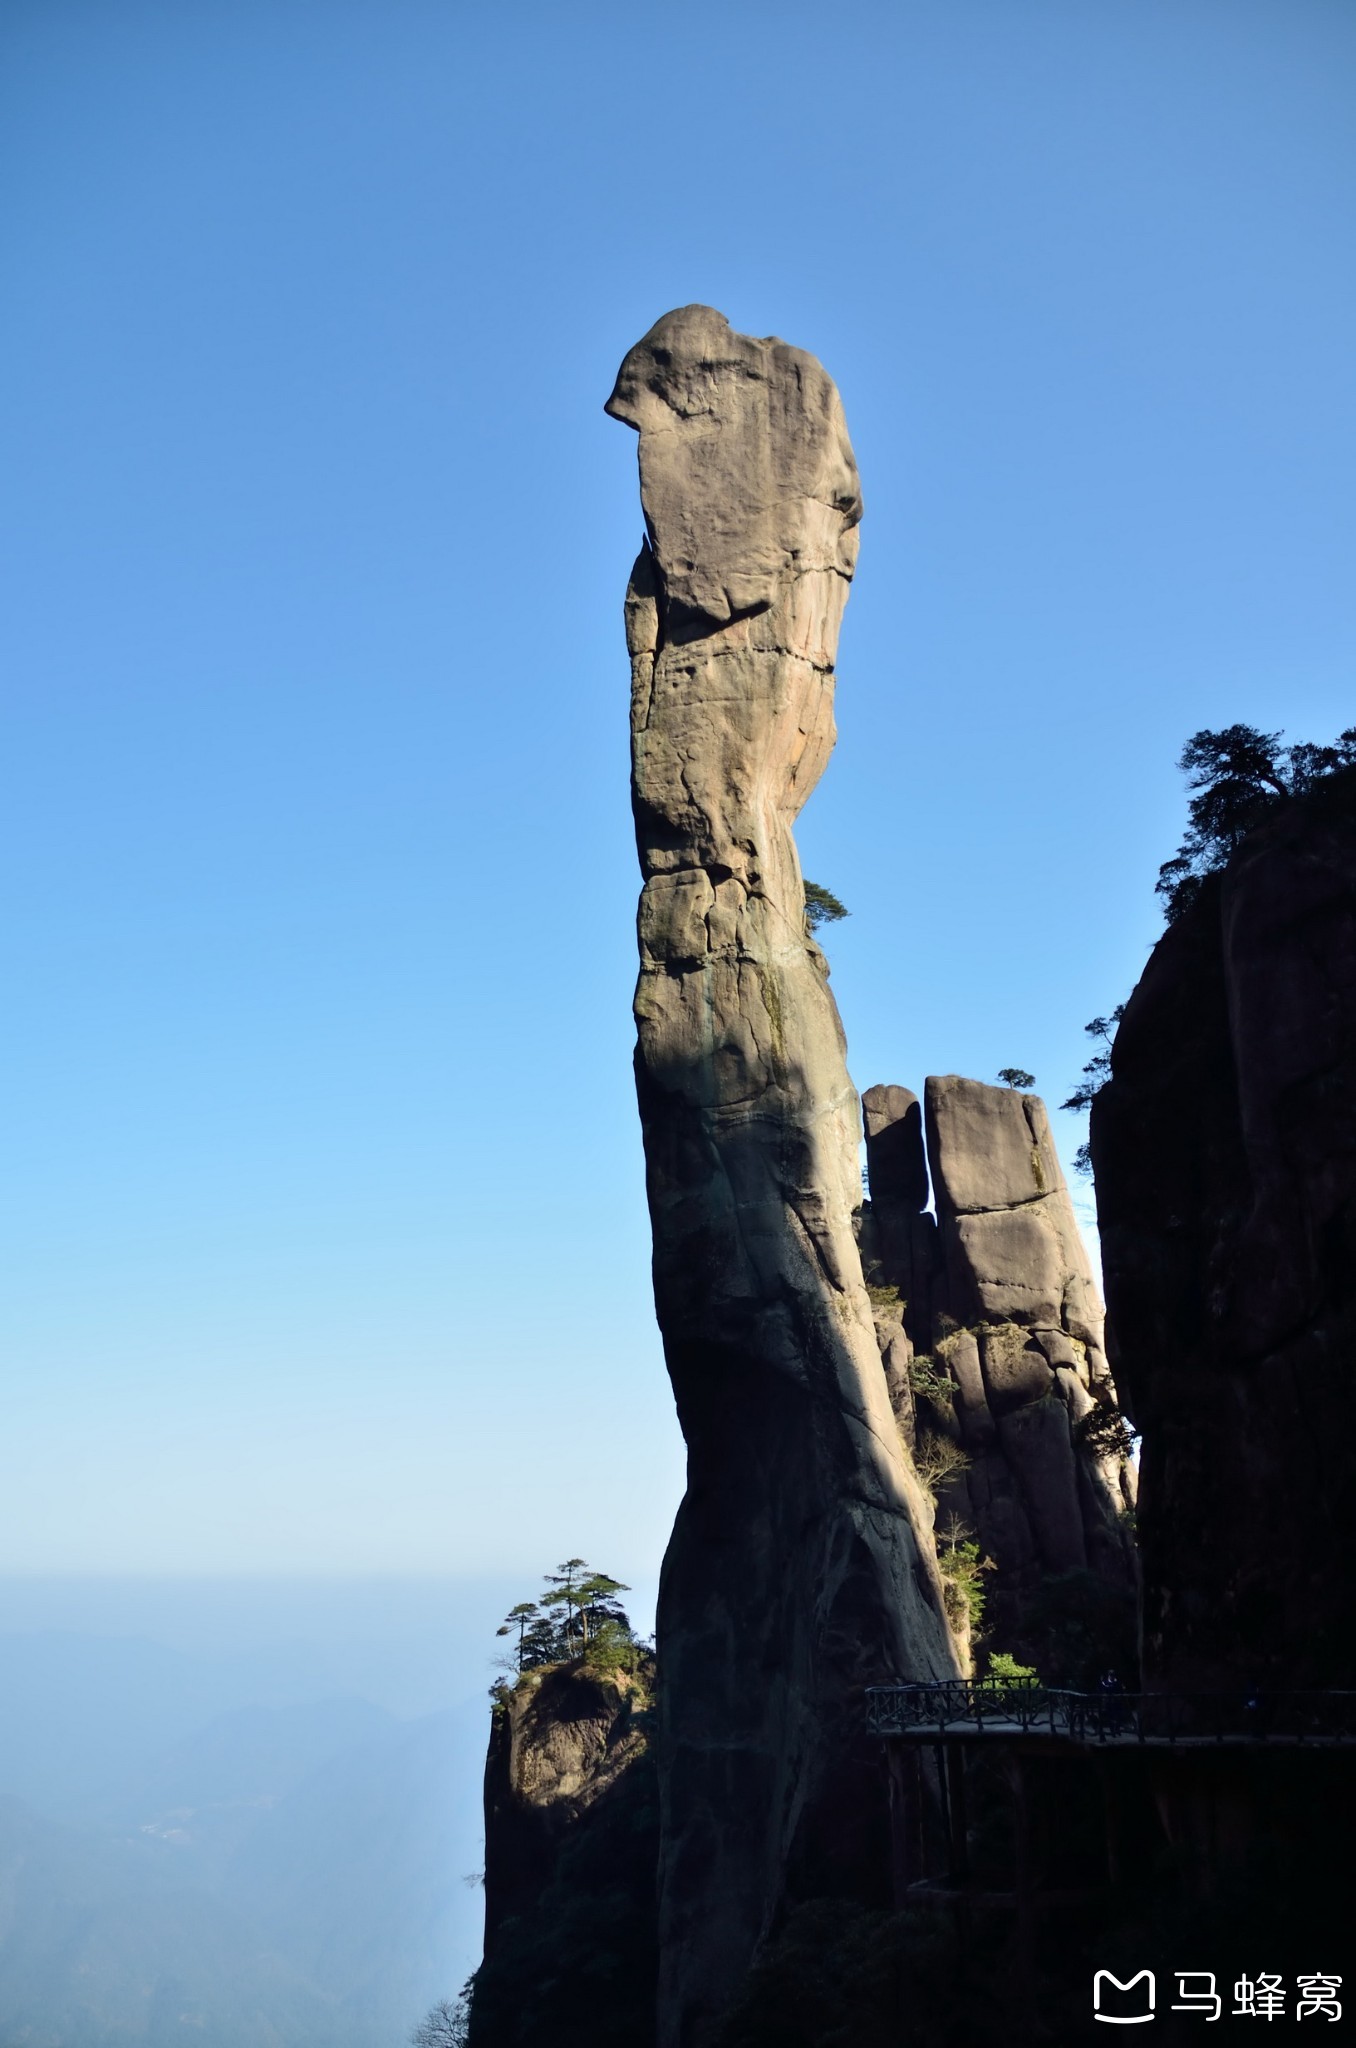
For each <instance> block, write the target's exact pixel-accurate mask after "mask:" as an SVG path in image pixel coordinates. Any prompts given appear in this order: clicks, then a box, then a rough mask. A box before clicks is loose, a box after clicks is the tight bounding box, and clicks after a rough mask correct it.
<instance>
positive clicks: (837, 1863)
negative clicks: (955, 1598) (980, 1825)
mask: <svg viewBox="0 0 1356 2048" xmlns="http://www.w3.org/2000/svg"><path fill="white" fill-rule="evenodd" d="M607 410H608V411H609V413H611V414H612V416H613V417H614V418H616V419H619V420H622V421H624V422H626V424H628V425H629V426H632V427H635V428H636V429H637V430H638V432H639V436H640V479H641V496H642V502H643V506H644V512H645V521H646V529H647V535H648V538H647V540H646V542H645V544H644V546H643V547H642V549H641V553H640V557H639V559H638V561H637V562H636V565H635V569H634V571H633V573H632V577H631V583H630V588H629V590H628V592H627V598H626V628H627V640H628V645H629V648H630V652H631V665H632V700H631V732H632V794H633V803H634V810H635V820H636V833H637V841H638V847H639V853H640V861H641V868H642V872H643V875H644V887H643V889H642V893H641V899H640V913H639V942H640V979H639V983H638V986H637V990H636V998H635V1016H636V1027H637V1036H638V1043H637V1050H636V1076H637V1087H638V1093H639V1099H640V1111H641V1122H642V1126H643V1131H644V1140H645V1155H646V1173H647V1187H648V1194H649V1203H650V1214H651V1219H652V1223H653V1230H654V1286H655V1302H656V1308H657V1311H658V1317H659V1323H660V1328H661V1330H662V1333H663V1338H664V1349H665V1356H666V1360H667V1363H668V1369H669V1374H670V1377H671V1380H672V1384H673V1390H674V1396H675V1400H676V1403H677V1409H678V1416H679V1420H680V1423H681V1425H682V1429H683V1433H684V1436H685V1437H686V1440H687V1446H688V1483H687V1491H686V1494H685V1496H684V1499H683V1502H682V1504H681V1507H680V1509H679V1512H678V1518H677V1522H676V1524H675V1527H674V1532H673V1536H672V1539H671V1542H670V1544H669V1549H668V1553H667V1555H666V1558H665V1561H664V1570H663V1577H662V1582H661V1589H660V1603H659V1620H658V1647H659V1660H660V1671H661V1682H660V1696H661V1725H660V1740H659V1765H660V1785H661V1850H660V1874H659V1877H660V1883H659V1889H660V1955H661V1961H660V2040H661V2042H664V2043H666V2044H668V2048H689V2044H691V2043H695V2042H698V2041H700V2040H701V2039H702V2037H703V2033H704V2032H705V2030H706V2029H707V2027H708V2025H709V2023H710V2022H711V2021H712V2020H713V2019H714V2018H715V2017H716V2016H717V2015H718V2014H719V2012H720V2011H721V2010H722V2008H723V2007H724V2006H725V2005H726V2004H727V2003H728V2001H729V1999H730V1998H731V1996H732V1995H733V1994H734V1993H735V1991H736V1990H737V1989H738V1986H739V1984H740V1982H741V1980H742V1978H743V1976H744V1974H745V1972H746V1970H747V1968H748V1965H749V1962H750V1960H751V1958H752V1956H753V1953H754V1951H755V1949H756V1947H757V1944H758V1942H759V1940H760V1938H761V1937H762V1936H763V1935H764V1934H765V1933H766V1932H767V1930H768V1929H769V1927H770V1926H771V1924H772V1922H773V1919H774V1916H775V1915H776V1913H777V1911H778V1909H779V1907H780V1906H781V1905H782V1904H783V1903H784V1902H785V1901H786V1900H787V1899H788V1898H789V1899H796V1898H803V1897H810V1896H821V1895H828V1896H833V1895H838V1896H852V1897H858V1898H860V1897H864V1896H865V1897H870V1896H872V1895H879V1897H880V1898H881V1899H882V1900H884V1899H885V1898H887V1897H888V1876H887V1868H886V1865H887V1846H886V1841H885V1801H884V1798H883V1797H882V1796H881V1794H880V1793H879V1791H877V1792H875V1793H874V1794H873V1793H872V1792H871V1791H870V1790H869V1789H868V1787H867V1785H866V1782H865V1781H866V1779H867V1778H868V1777H869V1775H870V1774H872V1773H873V1772H874V1771H876V1770H877V1769H878V1768H879V1765H878V1763H877V1760H876V1759H875V1758H874V1757H873V1755H872V1753H871V1750H870V1748H869V1747H868V1746H867V1745H866V1744H865V1742H864V1739H863V1737H862V1734H861V1732H860V1731H861V1692H862V1688H863V1687H864V1686H866V1685H868V1684H871V1683H873V1682H881V1681H887V1680H889V1679H891V1678H903V1677H916V1678H929V1677H939V1676H944V1675H948V1674H950V1673H951V1672H952V1671H953V1670H954V1669H955V1663H954V1654H953V1650H952V1646H951V1642H950V1638H949V1636H948V1633H947V1629H946V1623H945V1617H944V1609H943V1602H942V1594H941V1586H940V1582H939V1578H938V1574H937V1570H936V1564H935V1558H934V1553H933V1547H932V1543H931V1540H930V1536H929V1526H930V1509H929V1505H928V1503H927V1501H926V1499H925V1497H924V1495H923V1494H922V1492H921V1490H920V1488H919V1486H918V1484H917V1481H916V1479H915V1478H914V1476H913V1474H912V1471H911V1469H910V1466H909V1463H908V1459H907V1455H906V1453H905V1451H904V1449H903V1446H902V1444H901V1440H900V1436H899V1433H898V1430H897V1428H896V1426H895V1422H894V1417H893V1414H892V1412H891V1408H890V1403H889V1399H888V1395H887V1391H886V1385H885V1377H884V1374H883V1373H882V1371H881V1365H880V1357H879V1353H878V1351H877V1347H876V1340H875V1335H874V1331H873V1325H872V1317H871V1307H870V1302H869V1299H868V1296H867V1293H866V1289H865V1285H864V1282H863V1279H862V1268H861V1260H860V1255H859V1253H858V1249H857V1244H856V1240H855V1236H854V1230H853V1211H854V1209H855V1208H856V1207H858V1206H859V1204H860V1200H861V1194H860V1186H859V1179H858V1163H857V1161H858V1149H857V1148H858V1140H859V1132H860V1124H859V1111H858V1103H857V1098H856V1095H855V1093H854V1092H853V1088H852V1085H851V1082H850V1081H849V1079H848V1075H847V1070H846V1066H845V1056H844V1040H843V1033H842V1027H841V1025H840V1023H839V1019H838V1013H837V1009H836V1007H835V1005H834V1001H833V998H832V996H831V995H830V993H829V989H828V985H827V968H826V965H825V962H824V958H823V955H822V954H821V953H820V951H819V949H818V947H817V946H816V945H815V943H814V941H813V939H812V938H811V937H810V936H809V934H808V931H807V928H806V922H805V914H804V904H805V899H804V886H803V883H802V879H801V873H800V864H799V861H798V858H797V854H796V848H795V844H794V841H793V839H792V833H791V827H792V824H793V823H794V820H795V818H796V816H797V814H798V813H799V811H800V809H801V807H802V805H803V804H804V803H805V800H806V798H807V797H808V796H809V794H810V792H811V790H812V789H813V788H814V786H815V784H816V782H817V781H818V779H819V776H820V774H821V772H822V771H823V768H824V765H825V763H826V761H827V759H828V756H829V752H830V750H831V748H832V746H833V742H834V737H835V731H834V722H833V689H834V657H835V652H836V647H837V640H838V629H839V625H840V622H841V619H842V614H843V606H844V604H845V602H846V599H847V594H848V585H849V583H850V581H851V578H852V573H853V568H854V564H855V560H856V553H857V524H858V521H859V519H860V517H861V509H862V508H861V497H860V493H859V489H858V480H857V470H856V464H855V462H854V460H853V455H852V448H851V444H850V443H849V440H848V436H847V429H846V426H845V423H844V419H843V412H842V407H841V404H840V402H839V398H838V393H837V391H836V390H835V388H834V385H833V383H832V382H831V380H830V379H829V377H828V376H827V375H826V374H825V372H824V370H823V369H822V368H821V367H820V365H819V363H817V362H816V361H815V360H814V358H813V357H812V356H808V355H806V354H804V353H803V352H802V351H800V350H799V349H794V348H790V347H788V346H787V345H786V344H785V343H784V342H781V341H777V340H775V339H768V340H757V339H754V338H752V337H750V336H747V335H741V334H736V333H734V332H732V330H731V329H730V326H729V324H728V322H727V321H726V320H725V319H723V318H722V316H721V315H720V314H718V313H716V312H713V311H712V310H711V309H710V308H709V307H705V306H687V307H683V308H682V309H680V310H679V311H676V312H673V313H669V314H667V315H666V316H665V317H664V318H663V319H662V320H660V321H659V322H658V323H657V325H656V326H654V327H653V328H652V329H651V330H650V332H649V333H648V334H647V335H646V336H645V337H644V339H643V340H642V341H640V342H639V343H638V344H637V345H636V347H635V348H633V349H632V350H631V351H630V353H629V354H628V356H627V357H626V359H625V361H624V362H623V364H622V367H621V371H620V374H619V375H618V378H617V384H616V389H615V390H614V392H613V394H612V397H611V398H610V400H609V401H608V406H607Z"/></svg>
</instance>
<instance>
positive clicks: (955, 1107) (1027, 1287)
mask: <svg viewBox="0 0 1356 2048" xmlns="http://www.w3.org/2000/svg"><path fill="white" fill-rule="evenodd" d="M863 1107H864V1109H865V1112H866V1140H867V1170H868V1179H869V1184H870V1189H871V1207H870V1211H869V1214H868V1215H867V1217H866V1218H865V1220H864V1225H863V1231H862V1250H863V1254H864V1257H865V1259H866V1264H867V1270H868V1273H869V1274H870V1277H871V1278H872V1280H873V1281H874V1282H876V1283H877V1284H876V1285H875V1286H873V1289H872V1294H873V1302H874V1307H875V1313H876V1318H877V1326H878V1337H879V1342H880V1346H881V1354H882V1358H883V1360H884V1363H885V1369H886V1376H887V1380H888V1384H889V1388H890V1394H891V1399H892V1402H893V1404H894V1407H895V1412H896V1415H897V1417H898V1419H899V1423H900V1427H901V1430H902V1431H903V1434H904V1436H905V1438H906V1440H907V1442H908V1443H909V1445H910V1446H911V1448H912V1449H913V1450H914V1452H915V1454H916V1456H917V1459H918V1462H919V1465H920V1469H922V1470H923V1472H924V1473H925V1475H927V1476H930V1477H931V1479H932V1481H933V1484H934V1488H935V1491H936V1494H937V1498H938V1502H939V1517H938V1521H939V1533H940V1540H941V1542H942V1544H943V1547H945V1544H946V1541H947V1537H946V1533H945V1532H946V1529H947V1528H948V1526H949V1527H951V1529H952V1532H953V1537H952V1540H957V1537H958V1536H962V1537H964V1538H973V1539H974V1540H976V1541H977V1542H978V1544H979V1547H980V1550H981V1552H982V1554H983V1557H984V1560H985V1565H986V1567H987V1572H986V1578H985V1581H984V1590H985V1596H986V1598H985V1605H986V1614H985V1619H986V1624H987V1634H988V1637H989V1641H990V1643H991V1645H992V1646H993V1647H996V1648H1002V1649H1006V1650H1008V1651H1009V1652H1025V1653H1026V1654H1028V1655H1033V1656H1035V1655H1039V1658H1040V1663H1041V1665H1042V1668H1043V1669H1049V1659H1048V1653H1046V1654H1042V1652H1044V1650H1045V1646H1044V1645H1043V1643H1042V1642H1041V1640H1040V1636H1041V1628H1040V1611H1041V1602H1042V1599H1043V1598H1044V1599H1045V1602H1046V1605H1048V1603H1049V1594H1048V1588H1049V1584H1050V1581H1051V1580H1052V1579H1059V1578H1061V1577H1063V1576H1065V1575H1067V1574H1070V1573H1084V1572H1091V1573H1093V1574H1095V1575H1096V1576H1097V1577H1098V1578H1100V1579H1102V1580H1104V1581H1105V1582H1106V1583H1107V1585H1108V1586H1110V1587H1113V1588H1117V1589H1120V1590H1122V1591H1123V1592H1124V1594H1125V1596H1126V1605H1127V1610H1128V1603H1129V1596H1130V1592H1131V1589H1132V1587H1133V1573H1134V1565H1133V1547H1132V1542H1131V1537H1130V1532H1129V1529H1128V1526H1127V1518H1126V1514H1125V1510H1126V1509H1127V1508H1128V1507H1129V1506H1130V1505H1131V1504H1132V1501H1133V1482H1134V1474H1133V1468H1132V1467H1131V1466H1130V1465H1129V1463H1128V1462H1127V1460H1126V1458H1125V1457H1124V1455H1123V1452H1122V1450H1121V1449H1120V1447H1119V1445H1118V1441H1117V1440H1118V1437H1119V1435H1120V1432H1119V1430H1118V1429H1117V1427H1116V1416H1117V1409H1116V1405H1115V1395H1114V1391H1113V1388H1112V1384H1111V1378H1110V1373H1109V1370H1108V1367H1107V1361H1106V1354H1105V1351H1104V1348H1103V1340H1102V1329H1103V1311H1102V1305H1101V1302H1100V1301H1099V1299H1098V1296H1097V1290H1096V1286H1095V1283H1094V1281H1093V1277H1092V1271H1091V1267H1090V1265H1089V1262H1088V1256H1087V1252H1086V1251H1085V1249H1084V1246H1083V1241H1082V1238H1081V1236H1080V1235H1079V1231H1078V1225H1077V1222H1076V1219H1075V1217H1074V1213H1073V1206H1072V1203H1071V1202H1070V1200H1069V1193H1068V1189H1067V1187H1066V1185H1065V1181H1064V1175H1063V1173H1062V1171H1061V1169H1060V1164H1059V1159H1058V1156H1057V1154H1056V1152H1055V1147H1054V1142H1053V1139H1052V1138H1051V1135H1050V1125H1049V1120H1048V1118H1047V1116H1046V1113H1045V1105H1044V1103H1043V1102H1042V1101H1041V1100H1040V1098H1039V1096H1036V1095H1028V1094H1023V1093H1020V1092H1018V1091H1017V1090H1015V1089H1011V1088H992V1087H987V1086H986V1085H985V1084H984V1083H983V1082H981V1081H968V1080H963V1079H961V1078H960V1077H959V1076H957V1075H955V1074H947V1075H942V1076H939V1077H934V1078H932V1079H930V1080H929V1081H928V1082H927V1083H926V1085H925V1089H924V1100H923V1102H922V1103H921V1104H920V1103H919V1101H918V1098H917V1097H916V1096H915V1095H913V1094H911V1093H910V1091H909V1090H908V1089H907V1088H899V1087H877V1088H869V1089H868V1090H867V1092H866V1094H865V1096H864V1097H863ZM929 1169H930V1172H929ZM929 1179H930V1180H931V1185H932V1189H933V1191H934V1194H935V1198H936V1200H935V1210H936V1214H935V1217H934V1216H933V1215H932V1214H929V1213H927V1212H926V1207H925V1205H926V1203H927V1200H928V1187H929ZM1085 1597H1086V1596H1085Z"/></svg>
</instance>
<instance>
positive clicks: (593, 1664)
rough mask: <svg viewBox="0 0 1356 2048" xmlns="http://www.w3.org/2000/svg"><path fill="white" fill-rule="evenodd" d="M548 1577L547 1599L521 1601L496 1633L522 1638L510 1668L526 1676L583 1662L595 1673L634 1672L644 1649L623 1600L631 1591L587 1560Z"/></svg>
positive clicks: (569, 1561) (568, 1562)
mask: <svg viewBox="0 0 1356 2048" xmlns="http://www.w3.org/2000/svg"><path fill="white" fill-rule="evenodd" d="M545 1577H546V1584H547V1587H548V1589H549V1590H548V1591H547V1592H545V1593H543V1594H542V1596H541V1599H540V1600H520V1601H519V1602H518V1603H517V1605H516V1606H515V1607H511V1608H510V1609H509V1611H508V1613H507V1615H506V1616H505V1617H504V1620H503V1622H502V1624H501V1625H500V1627H499V1628H498V1629H497V1630H496V1631H495V1633H496V1634H497V1635H501V1636H514V1637H516V1639H517V1640H516V1641H515V1642H514V1644H513V1648H512V1650H511V1652H510V1655H509V1657H508V1659H507V1660H506V1662H507V1665H508V1668H509V1669H510V1670H512V1671H516V1672H518V1673H520V1674H521V1673H522V1672H524V1671H532V1670H536V1669H538V1668H539V1667H540V1666H542V1665H545V1664H564V1663H568V1662H569V1661H570V1660H571V1659H573V1658H578V1659H582V1661H583V1662H584V1663H585V1664H586V1665H587V1666H588V1667H589V1668H590V1669H591V1670H595V1671H615V1670H624V1671H634V1670H635V1668H636V1664H637V1661H638V1659H639V1656H640V1645H639V1644H638V1643H637V1640H636V1635H635V1631H634V1630H633V1628H632V1627H631V1623H630V1619H629V1618H628V1616H627V1613H626V1609H625V1608H624V1607H622V1606H621V1605H620V1603H619V1602H618V1599H617V1595H618V1594H619V1593H627V1592H629V1591H630V1590H631V1589H630V1587H629V1586H624V1585H623V1584H622V1582H621V1580H620V1579H614V1578H611V1577H610V1576H609V1575H608V1573H607V1572H596V1571H594V1570H593V1568H592V1566H591V1565H589V1564H587V1563H586V1562H585V1560H584V1559H583V1558H582V1557H568V1558H566V1560H565V1562H564V1563H563V1564H562V1565H560V1566H558V1567H557V1569H556V1570H555V1571H554V1572H547V1573H546V1574H545Z"/></svg>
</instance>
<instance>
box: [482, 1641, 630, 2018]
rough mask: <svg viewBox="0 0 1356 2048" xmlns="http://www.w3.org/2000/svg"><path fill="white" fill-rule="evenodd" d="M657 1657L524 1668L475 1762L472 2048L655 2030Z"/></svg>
mask: <svg viewBox="0 0 1356 2048" xmlns="http://www.w3.org/2000/svg"><path fill="white" fill-rule="evenodd" d="M653 1682H654V1667H653V1663H652V1662H649V1661H648V1660H646V1661H642V1663H641V1664H640V1666H639V1668H638V1669H637V1670H636V1671H635V1672H634V1673H628V1672H625V1671H617V1672H615V1673H611V1672H595V1671H590V1670H588V1669H587V1668H586V1667H583V1666H581V1665H579V1664H578V1663H575V1664H558V1665H548V1666H546V1667H544V1668H542V1669H540V1670H537V1671H529V1672H526V1673H524V1675H523V1676H522V1677H521V1678H520V1679H519V1680H518V1681H517V1683H516V1684H515V1685H513V1686H512V1687H507V1686H506V1687H504V1688H503V1689H502V1691H501V1693H500V1696H499V1698H498V1700H497V1701H496V1704H495V1710H494V1715H493V1718H492V1721H491V1728H490V1745H489V1753H488V1756H487V1758H486V1763H485V1954H484V1960H483V1962H482V1963H481V1966H480V1969H479V1971H478V1972H477V1975H476V1985H475V1998H474V2002H473V2007H472V2015H471V2030H470V2048H548V2044H549V2048H572V2044H575V2043H578V2044H579V2048H646V2044H647V2043H649V2042H652V2041H653V2039H654V2003H655V1935H654V1892H655V1865H656V1860H657V1856H658V1846H659V1815H658V1800H657V1796H656V1791H655V1783H654V1759H653V1754H652V1751H651V1747H650V1699H651V1689H652V1686H653Z"/></svg>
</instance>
